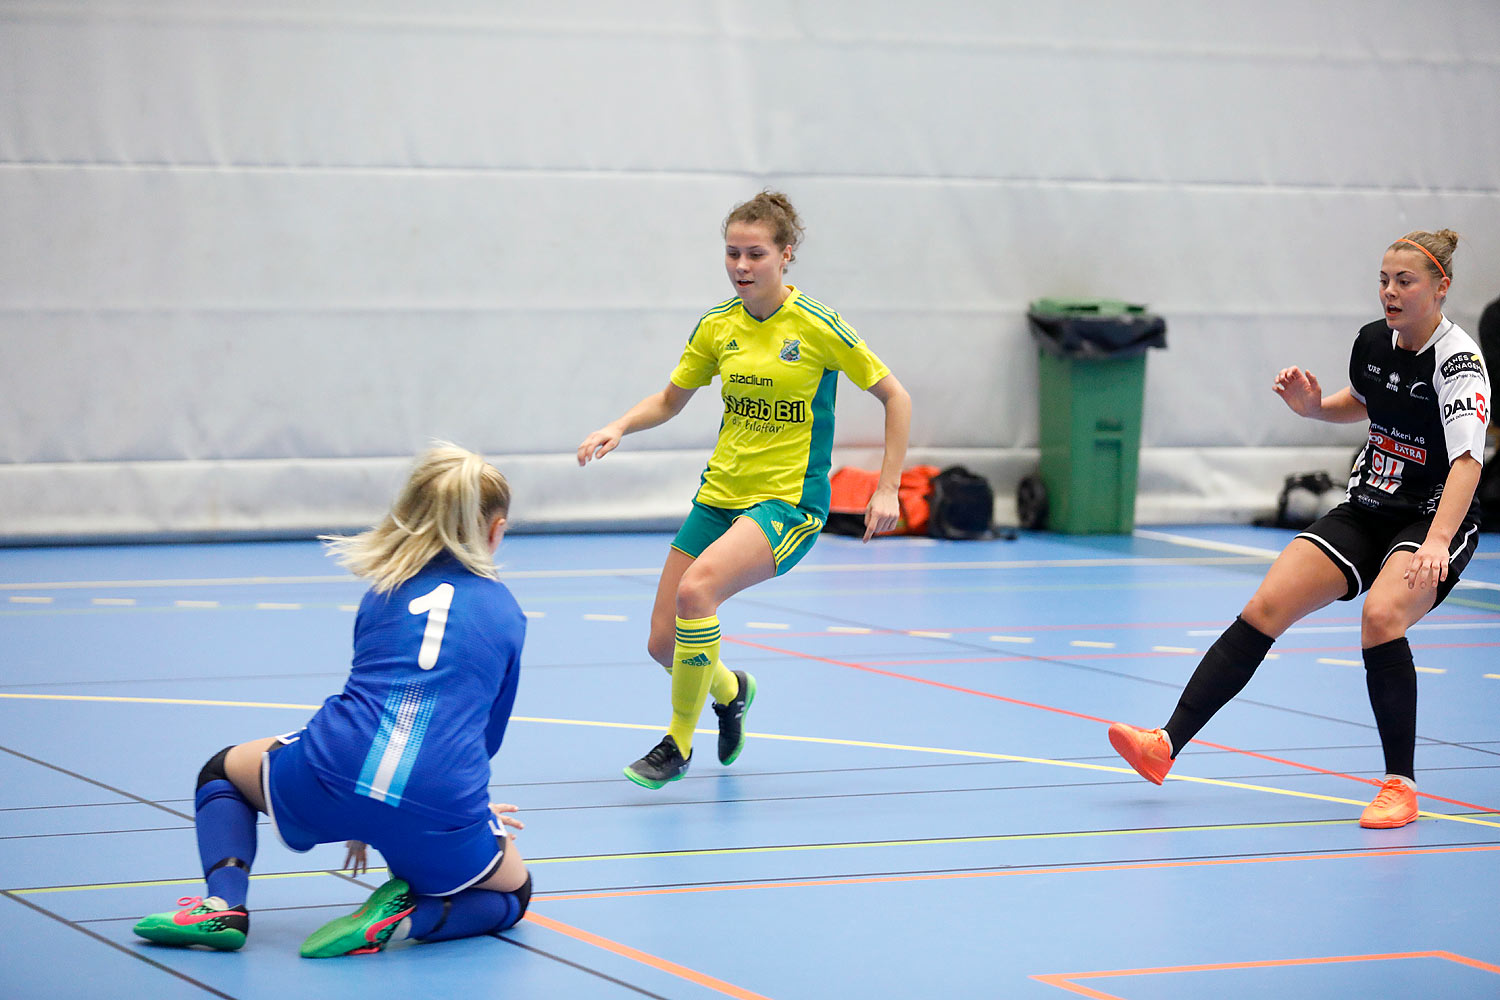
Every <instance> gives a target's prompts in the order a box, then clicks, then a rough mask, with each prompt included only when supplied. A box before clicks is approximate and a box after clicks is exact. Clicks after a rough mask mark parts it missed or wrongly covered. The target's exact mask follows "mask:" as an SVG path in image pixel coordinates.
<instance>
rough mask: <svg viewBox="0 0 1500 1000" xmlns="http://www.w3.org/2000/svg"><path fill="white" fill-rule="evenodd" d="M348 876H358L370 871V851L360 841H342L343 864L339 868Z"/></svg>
mask: <svg viewBox="0 0 1500 1000" xmlns="http://www.w3.org/2000/svg"><path fill="white" fill-rule="evenodd" d="M341 867H342V868H344V869H345V870H346V871H348V872H349V874H350V875H360V874H362V873H364V872H367V871H369V870H370V849H369V847H368V846H366V845H365V843H364V842H363V841H360V840H346V841H344V863H343V865H342V866H341Z"/></svg>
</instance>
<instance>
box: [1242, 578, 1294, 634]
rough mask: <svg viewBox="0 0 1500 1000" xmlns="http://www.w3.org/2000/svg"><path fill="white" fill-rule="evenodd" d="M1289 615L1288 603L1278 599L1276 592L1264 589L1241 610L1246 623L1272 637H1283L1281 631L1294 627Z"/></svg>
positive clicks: (1256, 593) (1257, 592)
mask: <svg viewBox="0 0 1500 1000" xmlns="http://www.w3.org/2000/svg"><path fill="white" fill-rule="evenodd" d="M1287 616H1288V610H1287V608H1286V605H1285V604H1284V603H1283V602H1281V601H1279V600H1277V599H1276V595H1275V594H1274V593H1273V594H1268V593H1265V592H1264V590H1258V591H1256V592H1255V595H1254V596H1253V597H1251V598H1250V600H1249V602H1247V603H1246V604H1245V609H1244V610H1243V611H1241V612H1240V617H1241V618H1243V619H1244V620H1245V624H1246V625H1249V626H1251V627H1252V628H1254V629H1255V630H1256V631H1257V632H1261V633H1263V634H1265V635H1268V636H1270V637H1271V638H1272V639H1279V638H1281V633H1283V632H1285V631H1286V630H1287V629H1289V628H1291V627H1292V624H1293V622H1292V621H1288V620H1287Z"/></svg>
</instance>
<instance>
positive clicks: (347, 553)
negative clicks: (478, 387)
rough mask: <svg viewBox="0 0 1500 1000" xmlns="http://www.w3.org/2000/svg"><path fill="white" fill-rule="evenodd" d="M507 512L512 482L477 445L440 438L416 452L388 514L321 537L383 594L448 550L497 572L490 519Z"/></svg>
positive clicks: (482, 570)
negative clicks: (353, 531)
mask: <svg viewBox="0 0 1500 1000" xmlns="http://www.w3.org/2000/svg"><path fill="white" fill-rule="evenodd" d="M509 510H510V484H509V483H507V482H506V481H505V477H504V476H502V475H501V474H500V472H499V471H498V470H497V469H496V468H495V467H494V466H492V465H489V464H487V463H486V462H485V460H484V459H483V458H482V457H481V456H479V455H476V454H475V453H474V452H472V451H468V450H466V449H464V448H460V447H458V446H457V445H454V444H450V443H448V442H446V441H439V442H436V443H434V444H433V446H432V447H431V448H429V449H428V450H427V451H425V452H423V453H422V454H421V455H419V456H417V460H416V463H415V464H414V465H413V466H412V470H411V475H410V476H408V477H407V480H406V485H405V486H403V487H402V488H401V494H400V495H399V496H398V497H397V498H396V502H395V503H394V504H393V505H392V506H391V509H390V512H389V513H387V514H386V515H385V517H384V518H383V519H381V521H380V523H379V524H377V525H375V526H374V527H373V528H370V529H369V530H367V531H362V532H360V533H359V534H357V535H353V536H344V535H323V536H321V537H322V541H323V543H324V545H326V546H327V548H328V551H329V552H330V553H331V554H332V555H333V556H334V557H335V558H336V559H337V560H338V562H339V565H341V566H344V567H346V568H347V569H348V570H349V571H350V572H351V573H353V574H354V575H355V576H358V577H361V578H362V579H365V580H368V581H370V585H371V587H372V588H373V589H374V590H375V592H376V593H378V594H383V593H386V592H388V591H391V590H394V589H396V588H397V587H399V586H401V584H403V583H405V582H406V581H407V580H410V579H411V578H412V577H413V576H416V575H417V573H418V572H419V571H420V570H421V569H422V567H423V566H426V565H427V564H428V563H429V562H431V561H432V558H433V557H434V556H436V555H437V554H438V553H440V552H443V551H447V552H449V553H451V554H452V555H453V557H454V558H455V559H457V560H458V561H459V562H460V563H461V564H462V565H463V566H464V568H465V569H467V570H468V571H469V572H471V573H473V574H475V575H476V576H483V577H487V578H489V579H491V580H493V579H495V578H496V577H497V576H498V575H499V574H498V572H497V571H496V569H495V562H494V558H493V557H492V556H491V554H490V548H489V526H490V522H491V521H492V520H493V519H494V518H495V517H496V516H497V515H498V516H501V517H503V516H505V514H506V513H508V512H509Z"/></svg>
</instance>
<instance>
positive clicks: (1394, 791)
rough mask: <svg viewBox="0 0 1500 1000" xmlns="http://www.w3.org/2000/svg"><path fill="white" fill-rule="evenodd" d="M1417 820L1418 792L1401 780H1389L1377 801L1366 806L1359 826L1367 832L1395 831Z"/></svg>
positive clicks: (1381, 788)
mask: <svg viewBox="0 0 1500 1000" xmlns="http://www.w3.org/2000/svg"><path fill="white" fill-rule="evenodd" d="M1416 818H1417V790H1416V789H1415V788H1412V787H1411V786H1410V785H1408V784H1407V783H1406V782H1404V781H1402V780H1401V779H1400V778H1387V779H1386V780H1385V783H1384V784H1382V785H1381V786H1380V794H1378V795H1376V796H1375V801H1373V802H1371V803H1370V804H1369V805H1367V806H1365V811H1364V813H1363V814H1362V815H1361V816H1360V817H1359V825H1360V826H1362V827H1364V828H1365V829H1367V830H1394V829H1396V828H1397V827H1398V826H1405V825H1406V824H1408V823H1410V822H1411V821H1412V820H1414V819H1416Z"/></svg>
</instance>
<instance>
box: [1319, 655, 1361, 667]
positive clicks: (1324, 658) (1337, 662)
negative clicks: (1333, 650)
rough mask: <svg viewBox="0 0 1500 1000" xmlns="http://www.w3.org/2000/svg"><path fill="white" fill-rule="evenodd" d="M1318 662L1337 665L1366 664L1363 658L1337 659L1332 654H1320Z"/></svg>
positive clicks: (1356, 665)
mask: <svg viewBox="0 0 1500 1000" xmlns="http://www.w3.org/2000/svg"><path fill="white" fill-rule="evenodd" d="M1318 662H1319V663H1327V664H1329V665H1330V666H1335V667H1362V666H1364V665H1365V664H1364V661H1363V660H1335V659H1334V658H1332V657H1331V656H1320V657H1318Z"/></svg>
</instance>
